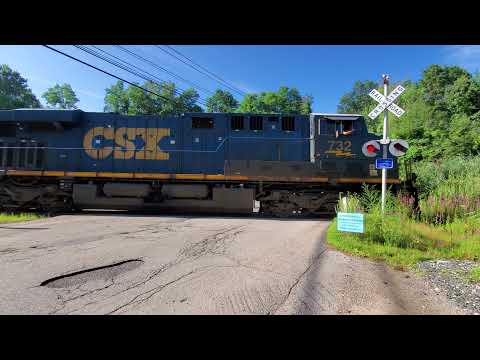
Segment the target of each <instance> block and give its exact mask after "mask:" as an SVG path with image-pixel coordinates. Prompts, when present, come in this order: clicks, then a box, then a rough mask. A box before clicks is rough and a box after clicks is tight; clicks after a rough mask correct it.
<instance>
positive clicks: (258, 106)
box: [238, 86, 313, 115]
mask: <svg viewBox="0 0 480 360" xmlns="http://www.w3.org/2000/svg"><path fill="white" fill-rule="evenodd" d="M312 103H313V97H312V96H309V95H307V96H301V94H300V92H299V91H298V90H297V89H296V88H288V87H286V86H282V87H280V88H279V89H278V91H277V92H262V93H260V94H248V95H246V96H245V97H244V98H243V100H242V102H241V103H240V106H239V108H238V111H239V112H245V113H258V114H305V115H306V114H309V113H311V112H312Z"/></svg>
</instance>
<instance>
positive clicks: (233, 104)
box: [207, 89, 238, 113]
mask: <svg viewBox="0 0 480 360" xmlns="http://www.w3.org/2000/svg"><path fill="white" fill-rule="evenodd" d="M237 107H238V101H237V100H236V99H235V98H234V97H233V95H232V94H231V93H229V92H228V91H225V90H221V89H218V90H216V91H215V93H214V94H213V95H212V96H210V97H209V98H207V111H208V112H214V113H215V112H220V113H229V112H234V111H235V110H236V109H237Z"/></svg>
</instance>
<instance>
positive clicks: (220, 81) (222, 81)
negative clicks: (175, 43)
mask: <svg viewBox="0 0 480 360" xmlns="http://www.w3.org/2000/svg"><path fill="white" fill-rule="evenodd" d="M165 46H166V47H167V48H169V49H170V50H172V51H174V52H175V53H177V54H178V55H180V56H182V57H183V58H185V59H187V60H188V61H189V62H190V63H192V64H193V65H195V66H197V67H198V68H200V69H202V70H203V72H202V71H200V70H198V69H197V68H195V67H194V66H193V65H191V64H188V63H187V62H185V61H184V60H182V59H180V58H179V57H177V56H175V55H173V54H171V53H169V52H168V51H166V50H165V49H162V48H161V47H160V46H158V45H155V47H157V48H158V49H160V50H162V51H163V52H165V53H167V54H169V55H170V56H172V57H174V58H176V59H177V60H179V61H181V62H183V63H184V64H186V65H188V66H190V67H191V68H192V69H195V70H196V71H198V72H200V73H201V74H203V75H205V76H208V77H209V78H211V79H213V80H215V81H216V82H218V83H219V84H222V85H223V86H225V87H227V88H229V89H230V90H232V91H235V92H237V93H239V94H240V95H243V96H245V95H247V93H246V92H245V91H242V90H240V89H239V88H237V87H235V86H234V85H232V84H230V83H229V82H228V81H226V80H224V79H222V78H221V77H220V76H218V75H216V74H214V73H212V72H211V71H209V70H208V69H206V68H205V67H203V66H202V65H200V64H197V63H196V62H194V61H193V60H192V59H191V58H189V57H188V56H186V55H184V54H182V53H181V52H180V51H178V50H176V49H174V48H173V47H172V46H170V45H165Z"/></svg>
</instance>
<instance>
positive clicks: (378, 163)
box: [375, 159, 393, 169]
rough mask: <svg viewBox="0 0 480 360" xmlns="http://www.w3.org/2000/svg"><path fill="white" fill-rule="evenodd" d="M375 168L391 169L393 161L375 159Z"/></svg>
mask: <svg viewBox="0 0 480 360" xmlns="http://www.w3.org/2000/svg"><path fill="white" fill-rule="evenodd" d="M375 167H376V168H377V169H393V159H376V160H375Z"/></svg>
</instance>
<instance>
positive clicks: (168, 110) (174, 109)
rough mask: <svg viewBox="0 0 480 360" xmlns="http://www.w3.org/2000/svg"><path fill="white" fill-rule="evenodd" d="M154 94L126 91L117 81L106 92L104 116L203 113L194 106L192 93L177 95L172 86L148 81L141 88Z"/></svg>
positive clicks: (134, 90)
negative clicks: (106, 114)
mask: <svg viewBox="0 0 480 360" xmlns="http://www.w3.org/2000/svg"><path fill="white" fill-rule="evenodd" d="M142 87H143V88H145V89H147V90H149V91H151V92H152V93H154V94H159V95H161V96H162V97H160V96H157V95H154V94H152V93H149V92H147V91H145V90H142V89H140V88H138V87H136V86H131V85H130V86H128V87H125V84H124V83H123V82H122V81H118V82H117V83H116V84H114V85H112V86H111V87H109V88H108V89H106V94H105V107H104V111H106V112H115V113H118V114H124V115H163V116H166V115H179V114H181V113H182V112H202V111H203V109H202V108H201V107H200V106H198V105H197V104H196V102H197V101H198V99H199V95H198V93H197V92H196V91H195V90H194V89H187V90H185V91H183V92H182V93H179V92H178V91H177V89H176V87H175V84H174V83H172V82H166V83H162V84H158V83H154V82H151V81H147V82H146V83H145V84H143V86H142Z"/></svg>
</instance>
